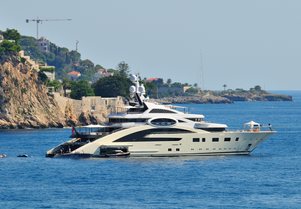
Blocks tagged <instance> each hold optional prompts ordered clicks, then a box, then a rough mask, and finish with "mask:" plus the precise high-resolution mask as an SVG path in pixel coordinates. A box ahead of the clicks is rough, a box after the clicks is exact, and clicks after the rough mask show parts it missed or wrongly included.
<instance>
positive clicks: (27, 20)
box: [26, 17, 71, 39]
mask: <svg viewBox="0 0 301 209" xmlns="http://www.w3.org/2000/svg"><path fill="white" fill-rule="evenodd" d="M70 20H71V19H40V18H38V17H37V18H36V19H26V23H29V22H36V23H37V39H39V24H40V23H41V24H42V22H44V21H70Z"/></svg>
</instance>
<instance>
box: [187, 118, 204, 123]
mask: <svg viewBox="0 0 301 209" xmlns="http://www.w3.org/2000/svg"><path fill="white" fill-rule="evenodd" d="M186 119H188V120H191V121H194V122H201V121H203V119H202V118H186Z"/></svg>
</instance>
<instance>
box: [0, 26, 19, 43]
mask: <svg viewBox="0 0 301 209" xmlns="http://www.w3.org/2000/svg"><path fill="white" fill-rule="evenodd" d="M3 37H4V39H6V40H14V41H15V42H16V43H18V42H19V40H20V38H21V35H20V33H19V32H18V31H17V30H16V29H6V31H5V32H3Z"/></svg>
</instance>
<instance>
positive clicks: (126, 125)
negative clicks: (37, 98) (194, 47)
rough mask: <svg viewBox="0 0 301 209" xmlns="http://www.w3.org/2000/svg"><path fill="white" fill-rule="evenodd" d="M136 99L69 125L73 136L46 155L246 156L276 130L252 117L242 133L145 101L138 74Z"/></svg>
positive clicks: (202, 118)
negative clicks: (104, 117)
mask: <svg viewBox="0 0 301 209" xmlns="http://www.w3.org/2000/svg"><path fill="white" fill-rule="evenodd" d="M132 81H133V82H134V83H135V84H136V85H135V86H132V87H131V89H130V92H131V93H132V95H133V96H134V98H135V101H134V102H131V103H130V105H129V106H128V107H127V110H126V112H123V113H117V114H116V113H115V114H111V115H109V123H108V124H106V125H104V126H102V125H89V126H84V127H81V128H83V129H85V130H86V131H78V130H77V129H73V131H72V135H71V137H72V139H71V140H69V141H67V142H64V143H62V144H60V145H58V146H57V147H54V148H52V149H51V150H49V151H48V152H47V154H46V156H47V157H74V156H76V157H127V156H131V157H132V156H133V157H136V156H137V157H140V156H147V157H155V156H183V155H227V154H249V153H251V152H252V151H253V150H254V149H255V148H256V147H257V145H258V144H259V143H261V142H262V141H263V140H265V139H266V138H267V137H268V136H270V135H271V134H273V133H275V131H273V130H272V129H271V126H266V127H264V126H262V125H261V124H259V123H256V122H254V121H251V122H249V123H245V124H244V129H243V130H240V131H229V130H227V128H228V127H227V125H226V124H218V123H209V122H206V121H205V120H204V116H203V115H199V114H189V113H187V112H186V111H183V112H181V111H179V110H176V109H174V107H173V106H165V105H160V104H155V103H151V102H148V101H147V99H146V98H145V97H144V94H145V89H144V87H143V86H141V85H140V84H139V81H138V79H137V77H132Z"/></svg>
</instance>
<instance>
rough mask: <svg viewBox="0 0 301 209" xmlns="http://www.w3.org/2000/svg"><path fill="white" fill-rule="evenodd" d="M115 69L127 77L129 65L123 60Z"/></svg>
mask: <svg viewBox="0 0 301 209" xmlns="http://www.w3.org/2000/svg"><path fill="white" fill-rule="evenodd" d="M117 70H118V71H119V74H120V75H121V76H122V77H126V78H127V77H128V76H129V73H130V67H129V65H128V64H127V63H125V62H124V61H122V62H120V63H119V64H118V66H117Z"/></svg>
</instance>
